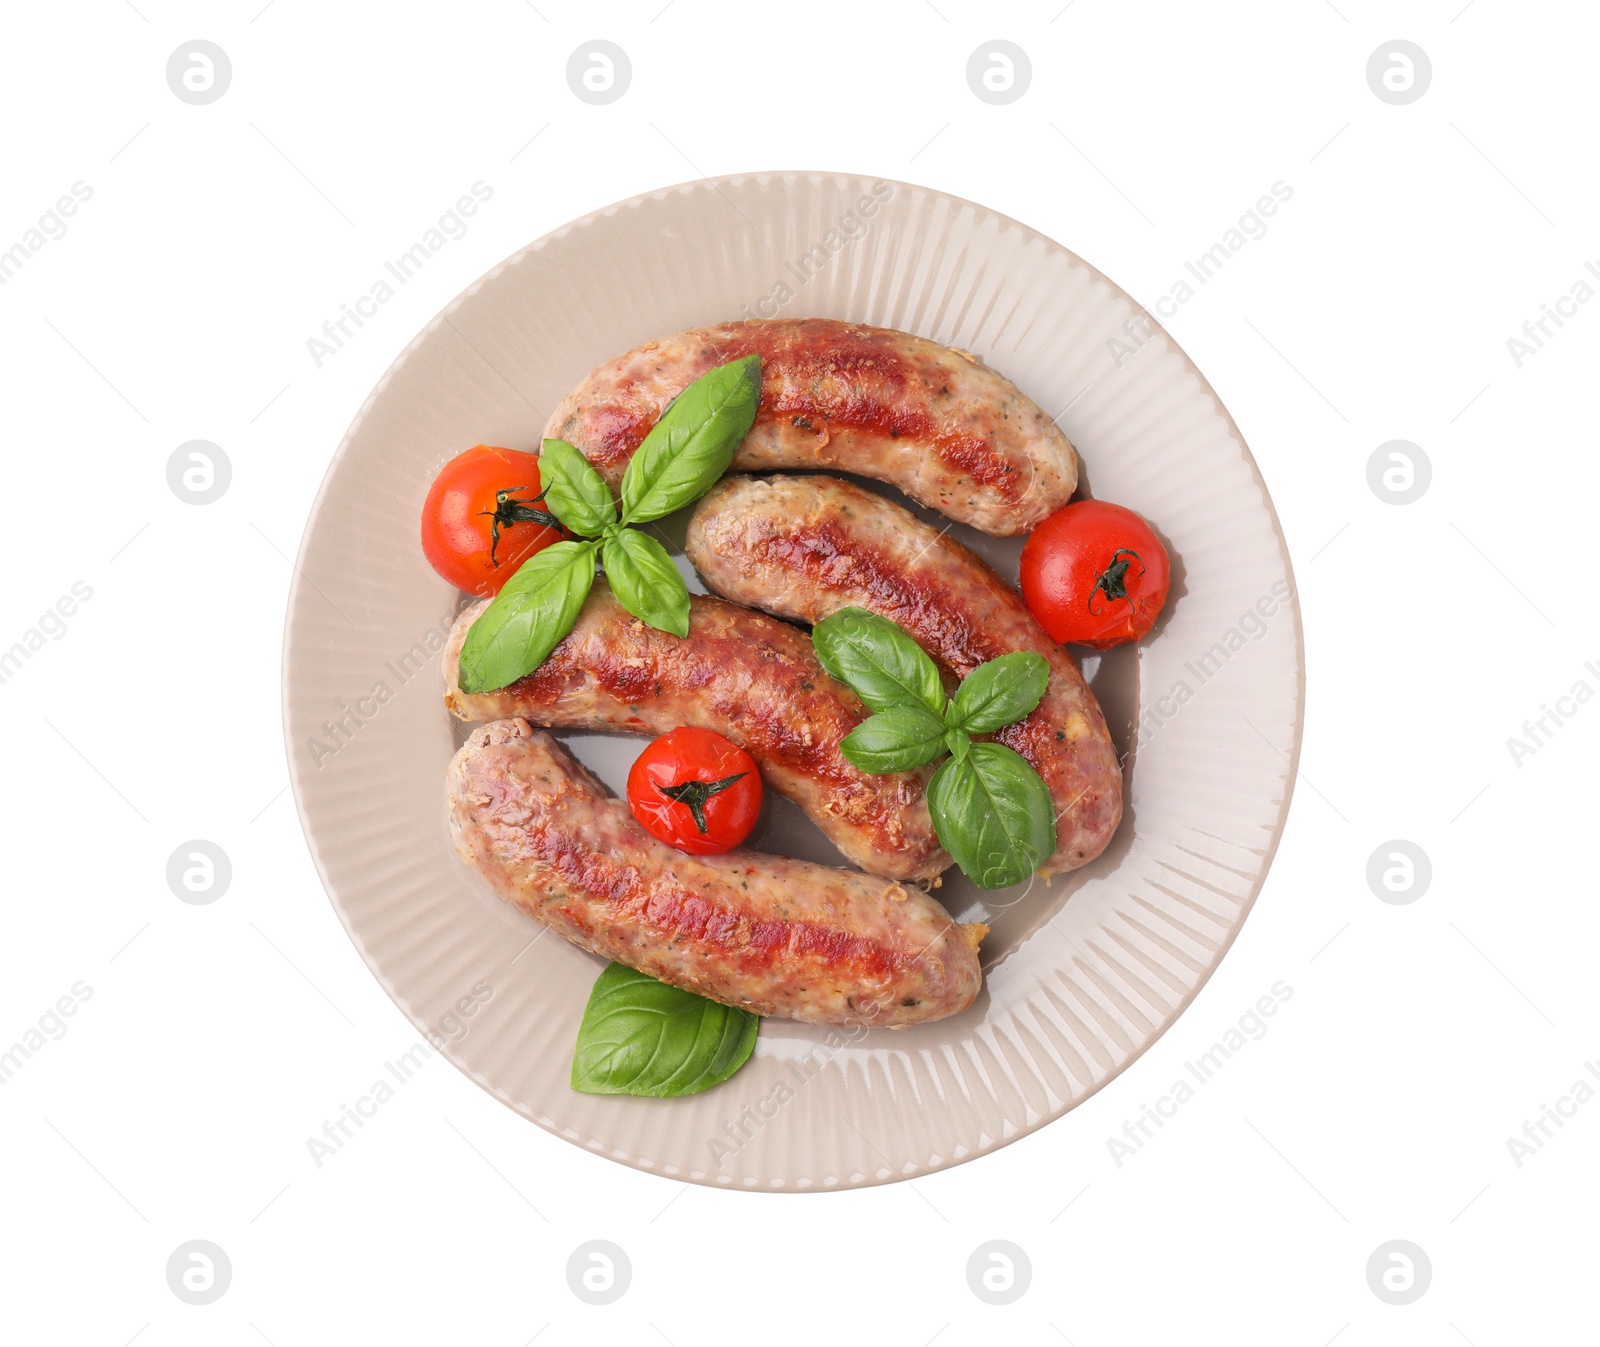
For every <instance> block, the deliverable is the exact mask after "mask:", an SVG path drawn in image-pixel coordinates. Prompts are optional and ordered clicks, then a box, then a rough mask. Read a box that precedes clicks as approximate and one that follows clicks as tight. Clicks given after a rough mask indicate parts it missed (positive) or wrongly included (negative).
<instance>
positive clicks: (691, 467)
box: [622, 355, 761, 524]
mask: <svg viewBox="0 0 1600 1347" xmlns="http://www.w3.org/2000/svg"><path fill="white" fill-rule="evenodd" d="M760 401H761V357H760V356H756V355H747V356H745V358H744V359H743V360H735V361H733V362H732V363H731V364H727V365H719V366H718V367H717V368H716V369H714V370H710V371H708V372H707V373H705V374H702V375H701V376H700V377H699V378H698V379H696V380H695V381H694V382H693V383H692V384H690V385H689V386H688V387H687V388H685V389H684V390H683V392H681V393H679V394H678V396H677V397H675V398H674V399H673V400H672V403H671V405H669V406H668V407H667V409H666V411H664V412H663V413H662V414H661V419H660V420H659V421H657V422H656V424H655V427H654V428H653V429H652V430H651V431H650V433H649V434H648V435H646V436H645V437H644V443H643V444H641V445H640V446H639V448H638V450H637V451H636V452H635V453H634V455H633V458H632V460H631V461H630V462H629V464H628V470H627V471H626V472H624V473H623V474H622V522H623V523H625V524H644V523H648V522H649V521H650V520H652V519H660V518H661V516H662V515H665V514H671V513H672V512H673V511H674V510H677V509H681V508H682V507H683V506H685V505H687V504H688V503H689V502H690V501H692V500H698V499H699V498H700V497H701V496H703V495H705V493H706V492H707V491H709V490H710V489H711V484H712V483H713V482H715V481H716V480H717V478H719V477H721V476H722V474H723V473H725V472H727V470H728V465H729V464H730V463H731V462H733V454H734V451H735V450H736V449H738V447H739V443H740V441H741V440H743V439H744V437H745V436H746V435H747V434H748V433H749V431H750V427H751V425H753V424H754V422H755V419H756V407H757V406H758V405H759V403H760Z"/></svg>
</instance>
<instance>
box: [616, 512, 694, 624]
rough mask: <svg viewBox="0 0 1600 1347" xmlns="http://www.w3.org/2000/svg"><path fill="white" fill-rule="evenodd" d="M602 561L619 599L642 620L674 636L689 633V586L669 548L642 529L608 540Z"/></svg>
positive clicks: (617, 534) (622, 531) (628, 530)
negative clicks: (673, 561)
mask: <svg viewBox="0 0 1600 1347" xmlns="http://www.w3.org/2000/svg"><path fill="white" fill-rule="evenodd" d="M600 564H601V565H603V566H604V567H605V568H606V579H607V581H609V582H610V585H611V592H612V593H613V594H615V595H616V596H617V602H618V603H620V604H621V605H622V606H623V607H624V608H626V609H627V610H628V611H629V612H630V613H632V614H633V615H634V616H635V617H636V618H638V619H639V620H640V621H641V622H648V623H649V624H650V625H651V626H652V627H655V628H656V629H657V630H658V631H670V632H671V633H672V634H673V635H674V636H687V635H688V634H689V589H688V586H686V585H685V584H684V583H683V577H682V576H681V575H679V574H678V568H677V567H676V566H674V565H673V564H672V558H671V557H669V556H668V555H667V549H666V548H664V547H663V546H662V545H661V544H660V543H658V542H657V541H656V540H655V539H654V538H651V537H649V536H647V535H646V534H643V533H640V532H639V530H638V529H621V530H619V531H618V532H616V533H613V534H612V535H611V536H610V537H609V538H607V539H606V540H605V546H604V549H603V550H602V551H601V553H600Z"/></svg>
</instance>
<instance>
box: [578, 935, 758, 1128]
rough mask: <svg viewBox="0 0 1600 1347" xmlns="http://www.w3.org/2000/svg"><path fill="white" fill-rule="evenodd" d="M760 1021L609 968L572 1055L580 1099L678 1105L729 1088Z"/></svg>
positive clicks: (597, 986) (586, 1011)
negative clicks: (684, 1098)
mask: <svg viewBox="0 0 1600 1347" xmlns="http://www.w3.org/2000/svg"><path fill="white" fill-rule="evenodd" d="M760 1025H761V1020H760V1017H759V1016H756V1015H752V1014H751V1013H750V1012H749V1011H747V1010H737V1009H735V1008H734V1007H732V1006H725V1005H721V1004H719V1003H718V1002H716V1001H708V1000H706V998H705V997H703V996H696V995H695V994H694V993H693V992H686V991H683V990H682V989H681V988H678V987H669V986H668V985H667V984H666V983H665V982H658V981H656V979H655V978H653V977H648V976H646V975H645V974H644V973H640V972H637V971H635V970H634V969H632V968H628V967H626V966H625V965H623V964H620V963H614V964H612V965H610V966H609V967H608V968H607V969H606V970H605V972H603V973H601V974H600V976H599V977H598V978H597V979H596V980H595V984H594V990H593V991H591V992H590V993H589V1004H588V1005H587V1006H585V1007H584V1009H583V1022H582V1023H581V1024H580V1025H579V1026H578V1042H577V1046H576V1047H575V1048H574V1049H573V1053H572V1088H573V1089H574V1090H581V1091H582V1092H583V1093H584V1094H632V1095H644V1096H647V1097H649V1098H653V1099H675V1098H677V1097H678V1096H680V1095H686V1094H698V1093H699V1092H700V1091H701V1090H705V1089H709V1088H710V1087H711V1086H713V1085H717V1084H719V1083H721V1082H722V1081H725V1080H727V1078H728V1077H729V1076H731V1075H732V1074H733V1073H734V1072H735V1071H737V1070H738V1069H739V1068H740V1067H741V1066H743V1065H744V1064H745V1062H746V1061H747V1060H748V1059H749V1056H750V1053H751V1050H752V1049H753V1048H754V1047H755V1045H756V1031H757V1030H758V1029H759V1028H760Z"/></svg>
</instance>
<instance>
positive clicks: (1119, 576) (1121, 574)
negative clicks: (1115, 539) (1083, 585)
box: [1084, 547, 1144, 617]
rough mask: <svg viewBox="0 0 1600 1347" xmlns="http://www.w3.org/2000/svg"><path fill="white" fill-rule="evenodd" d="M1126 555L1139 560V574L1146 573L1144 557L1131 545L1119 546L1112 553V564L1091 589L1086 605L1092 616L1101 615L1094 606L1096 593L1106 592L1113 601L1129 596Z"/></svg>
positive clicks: (1101, 573) (1107, 596) (1102, 572)
mask: <svg viewBox="0 0 1600 1347" xmlns="http://www.w3.org/2000/svg"><path fill="white" fill-rule="evenodd" d="M1125 557H1132V558H1133V559H1134V561H1137V562H1138V563H1139V574H1140V575H1143V574H1144V558H1143V557H1141V556H1140V555H1139V554H1138V553H1137V552H1135V551H1134V550H1133V549H1132V548H1131V547H1119V548H1117V550H1116V551H1115V552H1113V553H1112V554H1111V564H1110V565H1109V566H1107V567H1106V568H1105V570H1103V571H1101V572H1100V575H1099V577H1098V578H1097V579H1096V580H1095V582H1094V587H1093V588H1092V589H1090V591H1089V598H1088V600H1087V602H1086V603H1085V605H1084V606H1085V607H1087V608H1088V610H1089V612H1090V614H1091V615H1092V616H1094V617H1099V616H1100V613H1098V612H1096V611H1095V606H1094V596H1095V595H1096V594H1104V595H1105V596H1106V598H1107V599H1108V600H1109V601H1110V602H1112V603H1115V602H1116V601H1117V600H1118V599H1125V598H1127V597H1128V585H1127V575H1128V566H1129V563H1128V562H1127V561H1126V560H1124V558H1125ZM1101 611H1102V612H1103V611H1104V610H1103V609H1102V610H1101Z"/></svg>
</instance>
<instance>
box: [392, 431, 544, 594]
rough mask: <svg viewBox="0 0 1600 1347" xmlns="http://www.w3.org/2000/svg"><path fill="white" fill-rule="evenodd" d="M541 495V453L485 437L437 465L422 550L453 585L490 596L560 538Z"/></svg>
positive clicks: (425, 505) (424, 509) (426, 507)
mask: <svg viewBox="0 0 1600 1347" xmlns="http://www.w3.org/2000/svg"><path fill="white" fill-rule="evenodd" d="M538 502H539V460H538V459H537V458H535V457H534V456H533V455H532V454H524V453H519V452H518V451H517V450H515V449H495V448H493V447H492V446H490V445H487V444H480V445H478V446H477V447H476V448H473V449H468V450H467V452H466V453H464V454H458V455H457V456H456V457H455V458H452V459H451V460H450V461H449V462H448V463H446V464H445V465H444V467H443V468H441V469H440V471H439V475H438V476H437V477H436V478H434V480H433V485H432V486H431V487H429V488H428V498H427V500H426V501H424V502H423V505H422V551H423V553H424V555H425V556H426V557H427V558H428V561H429V563H430V564H431V565H432V566H433V569H434V570H436V571H438V572H439V574H440V575H442V576H443V577H444V578H445V579H446V580H448V581H449V582H450V583H451V584H452V585H454V586H456V588H457V589H464V590H466V591H467V592H468V593H471V594H476V595H478V597H479V598H485V599H486V598H488V597H490V595H493V594H498V593H499V592H500V587H501V586H502V585H503V584H505V582H506V581H507V580H509V579H510V578H511V577H512V576H513V575H515V574H516V572H517V567H518V566H520V565H522V563H523V562H524V561H526V560H527V559H528V558H529V557H531V556H532V555H533V554H534V553H535V552H537V551H538V550H539V549H540V548H542V547H548V546H549V545H550V544H551V543H553V542H558V541H559V540H560V538H561V522H560V521H559V520H558V519H557V518H556V517H555V516H554V515H553V514H551V513H550V512H549V511H547V510H545V509H543V508H541V506H540V504H539V503H538Z"/></svg>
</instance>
